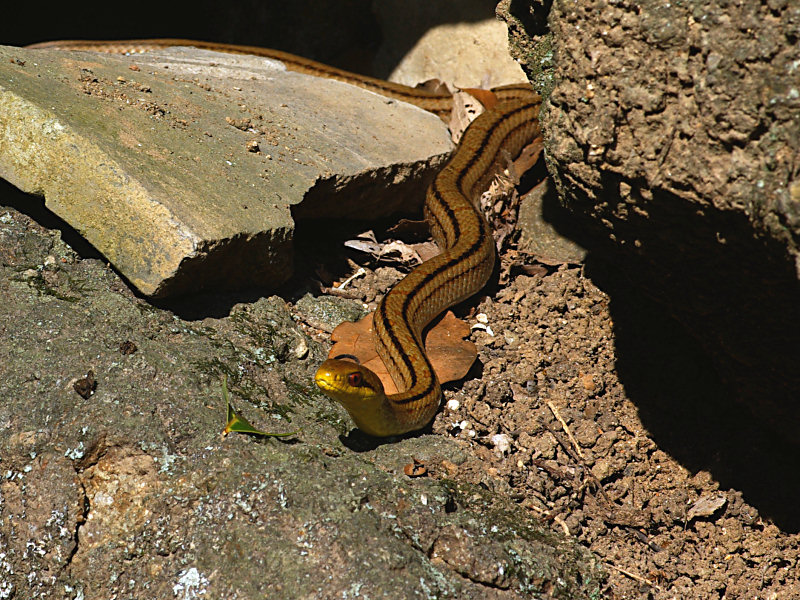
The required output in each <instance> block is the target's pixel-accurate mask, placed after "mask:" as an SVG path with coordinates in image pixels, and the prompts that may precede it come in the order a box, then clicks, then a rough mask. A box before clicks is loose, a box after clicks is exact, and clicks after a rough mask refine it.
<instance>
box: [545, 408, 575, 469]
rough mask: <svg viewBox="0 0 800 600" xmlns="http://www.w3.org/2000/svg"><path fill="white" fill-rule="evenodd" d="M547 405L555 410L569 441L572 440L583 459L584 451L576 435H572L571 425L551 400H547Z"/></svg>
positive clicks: (554, 412)
mask: <svg viewBox="0 0 800 600" xmlns="http://www.w3.org/2000/svg"><path fill="white" fill-rule="evenodd" d="M547 406H549V407H550V410H551V411H553V416H555V418H556V419H558V421H559V422H560V423H561V427H563V428H564V431H565V432H566V434H567V437H569V441H570V442H572V445H573V447H574V448H575V452H576V453H577V455H578V456H580V457H581V460H583V453H582V452H581V447H580V446H578V441H577V440H576V439H575V438H574V437H572V432H571V431H570V430H569V427H568V426H567V422H566V421H565V420H564V419H562V418H561V415H560V414H559V412H558V409H557V408H556V405H555V404H553V403H552V402H551V401H550V400H548V401H547Z"/></svg>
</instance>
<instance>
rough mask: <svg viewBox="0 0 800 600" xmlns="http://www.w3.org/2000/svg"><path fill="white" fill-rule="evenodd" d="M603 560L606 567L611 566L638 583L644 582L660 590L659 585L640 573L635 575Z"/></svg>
mask: <svg viewBox="0 0 800 600" xmlns="http://www.w3.org/2000/svg"><path fill="white" fill-rule="evenodd" d="M603 562H604V564H605V565H606V566H607V567H611V568H612V569H614V570H615V571H619V572H620V573H622V574H623V575H626V576H628V577H630V578H631V579H635V580H636V581H638V582H639V583H644V584H645V585H649V586H650V587H652V588H655V589H657V590H658V591H659V592H660V591H662V590H661V587H660V586H659V585H656V584H655V583H654V582H652V581H650V580H649V579H647V577H642V576H641V575H637V574H636V573H631V572H630V571H626V570H625V569H623V568H621V567H618V566H616V565H614V564H612V563H611V562H609V561H603Z"/></svg>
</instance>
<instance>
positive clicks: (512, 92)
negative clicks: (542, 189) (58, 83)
mask: <svg viewBox="0 0 800 600" xmlns="http://www.w3.org/2000/svg"><path fill="white" fill-rule="evenodd" d="M170 46H193V47H195V48H200V49H205V50H214V51H217V52H227V53H231V54H250V55H256V56H264V57H266V58H272V59H276V60H279V61H281V62H283V63H284V64H285V65H286V68H287V69H289V70H291V71H297V72H300V73H306V74H309V75H316V76H319V77H326V78H330V79H337V80H339V81H344V82H347V83H350V84H353V85H356V86H359V87H362V88H365V89H368V90H370V91H373V92H376V93H379V94H382V95H384V96H387V97H389V98H393V99H395V100H402V101H404V102H409V103H411V104H414V105H416V106H418V107H420V108H423V109H425V110H428V111H430V112H433V113H435V114H436V115H438V116H439V117H440V118H442V119H443V120H445V121H447V119H448V118H449V115H450V112H451V110H452V107H453V99H452V96H451V95H450V94H447V93H437V92H430V91H426V90H421V89H416V88H410V87H407V86H404V85H400V84H397V83H391V82H387V81H383V80H381V79H375V78H372V77H366V76H363V75H357V74H355V73H349V72H347V71H343V70H341V69H337V68H335V67H331V66H328V65H323V64H321V63H318V62H314V61H312V60H308V59H305V58H301V57H298V56H294V55H292V54H288V53H285V52H280V51H278V50H270V49H267V48H260V47H257V46H236V45H230V44H218V43H211V42H200V41H195V40H180V39H158V40H130V41H118V42H108V41H57V42H44V43H41V44H33V45H31V46H29V47H30V48H55V49H60V50H89V51H96V52H107V53H117V54H124V53H138V52H147V51H150V50H157V49H163V48H167V47H170ZM492 91H493V92H494V93H495V96H496V97H497V100H498V102H497V104H496V105H495V106H494V107H492V108H491V109H489V110H487V111H485V112H483V113H482V114H481V115H480V116H479V117H478V118H477V119H475V120H474V121H473V122H472V123H471V124H470V126H469V127H468V128H467V130H466V131H465V132H464V135H463V136H462V138H461V141H460V143H459V145H458V148H457V149H456V151H455V153H454V154H453V157H452V158H451V159H450V162H449V163H448V164H447V165H446V166H445V167H444V169H442V171H441V172H440V173H439V174H438V175H437V176H436V178H435V180H434V181H433V183H432V184H431V186H430V187H429V188H428V191H427V194H426V197H425V207H424V212H425V220H426V221H427V222H428V225H429V227H430V230H431V234H432V235H433V238H434V240H435V241H436V244H437V245H438V246H439V248H440V249H441V250H442V252H441V253H440V254H438V255H437V256H434V257H433V258H431V259H429V260H427V261H425V262H424V263H422V264H421V265H419V266H418V267H417V268H416V269H414V270H413V271H411V272H410V273H409V274H408V275H406V277H405V278H403V279H402V280H401V281H400V282H399V283H398V284H397V285H396V286H395V287H393V288H392V289H391V290H390V291H389V292H388V293H387V294H386V296H384V298H383V300H382V301H381V302H380V304H379V305H378V308H377V310H376V311H375V314H374V317H373V328H374V332H375V343H376V350H377V352H378V355H379V356H380V357H381V359H382V360H383V362H384V363H385V364H386V367H387V369H388V371H389V373H390V375H391V376H392V379H393V380H394V382H395V383H396V385H397V389H399V390H402V391H401V392H399V393H397V394H391V395H387V394H385V393H384V390H383V385H382V384H381V382H380V380H379V379H378V376H377V375H375V374H374V373H373V372H372V371H370V370H369V369H367V368H365V367H363V366H362V365H359V364H357V363H355V362H351V361H349V360H343V359H329V360H326V361H325V362H324V363H322V365H321V366H320V367H319V369H318V370H317V373H316V375H315V377H314V380H315V381H316V383H317V385H318V386H319V387H320V389H321V390H322V391H323V392H324V393H325V394H327V395H328V396H329V397H331V398H333V399H334V400H336V401H338V402H339V403H341V404H342V405H343V406H344V408H345V409H346V410H347V412H348V413H350V416H351V417H352V419H353V421H354V422H355V424H356V425H357V426H358V428H359V429H361V430H362V431H364V432H365V433H368V434H370V435H373V436H379V437H385V436H391V435H399V434H403V433H407V432H410V431H415V430H417V429H421V428H423V427H425V426H426V425H427V424H428V423H430V421H431V420H432V419H433V416H434V414H435V413H436V411H437V409H438V408H439V404H440V401H441V396H442V391H441V387H440V386H439V382H438V380H437V378H436V374H435V373H434V371H433V367H432V366H431V363H430V360H429V359H428V357H427V356H426V354H425V350H424V347H423V342H422V333H423V330H424V329H425V327H427V325H428V324H429V323H430V322H431V321H432V320H433V319H434V318H435V317H436V316H438V315H439V314H441V313H442V312H443V311H444V310H445V309H446V308H448V307H450V306H453V305H454V304H457V303H458V302H461V301H462V300H464V299H466V298H468V297H470V296H472V295H473V294H475V293H476V292H477V291H478V290H480V289H481V288H482V287H483V286H484V285H485V284H486V282H487V280H488V279H489V276H490V275H491V273H492V270H493V268H494V261H495V248H494V240H493V238H492V232H491V230H490V228H489V225H488V223H487V222H486V220H485V219H484V218H483V216H482V215H481V214H480V213H479V212H478V211H477V210H476V208H475V201H476V199H477V197H478V196H479V195H480V194H481V192H483V191H485V190H486V189H487V187H488V185H489V183H490V181H491V180H492V178H493V177H494V176H495V175H496V174H497V173H498V172H500V170H501V169H502V167H503V166H504V163H505V161H506V157H507V156H509V155H510V156H516V155H518V154H519V152H520V151H521V150H522V148H523V147H524V146H526V145H527V144H529V143H530V142H531V141H532V140H533V139H534V138H535V137H536V136H538V135H539V121H538V116H539V107H540V104H541V98H540V97H539V95H538V94H536V93H534V92H533V90H531V89H530V87H529V86H526V85H510V86H503V87H499V88H495V89H493V90H492Z"/></svg>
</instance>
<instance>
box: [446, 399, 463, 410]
mask: <svg viewBox="0 0 800 600" xmlns="http://www.w3.org/2000/svg"><path fill="white" fill-rule="evenodd" d="M459 408H461V402H459V401H458V400H456V399H455V398H453V399H452V400H448V401H447V409H448V410H452V411H457V410H458V409H459Z"/></svg>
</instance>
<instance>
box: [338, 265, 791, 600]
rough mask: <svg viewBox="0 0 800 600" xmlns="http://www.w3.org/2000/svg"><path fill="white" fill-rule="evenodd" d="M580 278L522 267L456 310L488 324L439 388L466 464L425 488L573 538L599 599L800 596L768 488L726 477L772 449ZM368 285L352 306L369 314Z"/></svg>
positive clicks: (777, 504) (693, 357) (591, 280)
mask: <svg viewBox="0 0 800 600" xmlns="http://www.w3.org/2000/svg"><path fill="white" fill-rule="evenodd" d="M516 260H517V261H518V260H519V257H518V256H516ZM589 270H590V271H592V277H589V276H588V275H587V273H586V271H587V267H586V266H585V265H570V264H564V265H561V266H552V265H551V266H550V267H549V268H541V269H527V271H528V272H530V273H534V275H525V274H518V275H516V276H514V277H511V278H510V281H509V282H508V284H507V285H505V286H503V287H499V289H498V286H497V285H496V286H495V288H494V289H489V290H487V291H486V293H487V295H485V296H484V297H483V298H482V299H480V300H477V301H476V300H473V301H471V302H468V303H466V305H464V306H462V307H460V309H461V310H460V311H459V312H460V316H462V317H464V318H465V319H466V320H467V321H468V322H469V323H470V324H475V323H476V322H478V319H476V317H477V315H478V314H479V313H482V314H483V315H485V318H483V317H481V319H480V320H481V321H485V325H482V326H479V327H478V328H475V329H474V330H473V333H472V340H473V341H474V342H475V343H476V344H477V345H478V347H479V363H478V364H477V366H475V367H474V368H473V370H472V372H471V374H470V376H468V378H467V379H466V380H465V381H463V382H462V383H456V384H448V385H447V386H446V389H445V394H444V401H443V408H442V410H441V411H440V412H439V414H438V415H437V417H436V419H435V421H434V423H433V432H434V433H436V434H438V435H442V436H448V437H451V438H455V439H456V440H459V441H460V442H461V443H462V444H463V446H464V448H465V450H467V451H468V452H467V455H468V456H469V457H470V458H469V459H468V460H467V461H466V462H465V463H464V464H461V465H453V464H452V463H447V464H443V465H426V467H427V472H428V475H429V476H433V477H455V478H456V479H463V480H467V481H469V482H472V483H476V484H479V485H481V486H484V487H486V488H488V489H491V490H493V491H496V492H498V493H502V494H505V495H507V496H508V497H511V498H513V499H514V500H515V501H517V502H518V503H519V504H521V505H522V506H524V507H526V508H527V509H529V510H530V511H531V512H532V513H533V514H535V515H537V516H538V517H539V518H541V519H542V521H545V522H549V523H551V525H552V527H553V528H554V529H555V530H557V531H560V532H562V533H563V534H564V535H566V536H568V537H572V538H576V539H577V540H578V541H579V542H580V543H582V544H583V545H585V546H586V547H587V548H589V549H590V550H591V551H592V552H594V553H595V554H596V555H597V556H599V557H600V558H601V560H602V561H603V563H604V565H605V567H606V568H607V571H608V573H609V581H608V589H607V593H608V597H609V598H653V599H654V600H666V599H668V598H669V599H671V598H789V597H800V583H798V569H799V568H800V567H799V566H798V565H800V535H798V534H797V533H796V531H797V529H798V528H797V527H796V525H797V523H792V521H791V519H790V518H787V519H783V522H782V525H781V526H779V524H781V519H780V517H781V514H782V513H781V507H782V506H783V504H781V502H782V501H781V500H780V499H778V500H776V498H775V494H771V493H766V494H763V493H762V494H759V491H758V489H759V488H761V487H763V488H764V489H769V486H770V484H771V486H772V489H774V488H775V487H777V486H780V485H781V482H780V481H779V480H772V481H771V482H769V481H768V482H767V483H765V484H764V485H763V486H761V485H760V484H757V483H755V482H756V480H755V479H753V477H754V476H751V477H750V478H748V477H744V478H741V477H740V478H739V479H737V475H741V473H742V472H743V471H746V469H745V468H744V467H742V465H743V464H745V463H746V462H747V461H746V460H745V459H742V456H743V455H746V454H750V453H753V454H755V455H757V457H758V458H756V459H754V462H758V461H760V460H762V459H763V460H769V461H770V462H772V463H776V462H777V463H780V460H778V459H777V456H778V455H780V453H781V452H782V451H781V450H780V449H776V448H775V446H771V445H770V444H771V440H770V437H769V434H768V433H767V434H766V435H761V437H759V436H758V435H755V434H752V435H751V433H752V431H751V427H750V424H749V420H748V419H747V418H746V417H745V418H744V420H743V422H740V423H739V424H738V425H737V422H736V418H735V416H734V417H731V416H730V415H727V414H725V412H724V411H726V410H729V409H728V408H727V405H726V404H725V403H724V402H720V403H719V404H715V403H714V400H713V395H714V393H711V392H709V393H707V392H708V389H712V391H713V390H716V393H718V394H719V393H720V392H719V391H718V390H719V388H718V387H717V386H719V385H721V384H719V383H718V382H717V381H716V380H715V379H714V377H715V376H714V374H713V370H712V369H711V368H710V367H708V366H707V359H705V358H704V357H703V355H702V354H701V353H700V352H699V351H698V350H696V349H695V347H694V346H692V345H691V342H690V341H689V338H688V337H685V336H684V335H683V334H682V333H681V332H680V329H679V327H678V326H677V325H676V324H674V323H672V322H671V321H669V320H668V319H667V318H666V317H663V316H661V315H659V313H658V309H657V308H656V307H655V305H652V308H651V305H650V304H649V301H648V300H647V299H645V298H642V299H640V300H638V301H637V302H633V303H631V304H630V305H626V306H618V305H617V303H616V301H615V302H614V303H612V302H611V300H610V298H611V297H614V296H613V295H611V296H609V294H608V293H606V291H604V290H603V289H600V288H599V287H598V285H597V284H596V281H600V282H601V283H602V284H603V287H604V288H607V289H611V290H613V289H614V288H615V286H621V285H628V286H630V283H629V282H625V281H624V279H620V278H619V276H618V275H616V274H615V273H614V269H613V268H608V269H604V267H602V266H597V265H594V266H592V267H591V269H589ZM388 272H389V269H387V268H385V267H381V268H380V278H381V282H382V284H383V286H385V287H383V286H382V287H383V289H387V288H388V287H390V286H389V284H388V282H387V281H386V278H387V277H388V275H387V273H388ZM401 275H402V274H401V273H399V272H396V278H399V277H400V276H401ZM375 282H376V278H375V277H374V276H373V275H372V274H371V273H368V275H367V277H364V278H360V279H356V280H353V282H352V283H351V284H350V285H352V286H353V287H352V288H351V291H350V293H351V294H355V295H358V294H361V298H362V299H363V301H366V302H367V303H372V304H373V305H374V303H375V300H376V296H375V287H374V284H375ZM379 296H380V294H379ZM626 297H630V294H627V295H626ZM612 315H613V318H612ZM637 315H638V316H637ZM670 338H673V339H670ZM654 342H657V343H654ZM676 381H677V382H679V384H678V385H677V387H676ZM709 382H711V383H709ZM681 386H683V387H681ZM723 395H724V394H723ZM632 398H635V401H634V400H632ZM729 417H730V418H729ZM731 418H732V419H733V421H731ZM731 423H733V424H731ZM737 427H738V429H737ZM748 432H750V433H748ZM743 448H744V449H745V450H743ZM733 455H736V456H737V457H739V458H737V459H736V460H734V459H732V458H731V456H733ZM765 457H766V458H765ZM750 468H751V471H757V470H758V468H757V467H754V466H753V464H750ZM767 470H768V469H767ZM787 474H788V473H785V475H787ZM751 475H752V474H751ZM722 481H726V482H727V484H723V483H722ZM736 482H740V483H741V486H740V487H741V488H743V489H747V494H745V493H744V492H743V489H737V488H736V487H735V486H734V483H736ZM790 487H791V486H790ZM761 491H762V492H763V489H762V490H761ZM778 495H780V494H778ZM751 502H756V503H757V504H758V506H756V505H754V504H751ZM787 502H790V500H787ZM786 506H789V504H786ZM759 507H760V508H759ZM770 510H771V511H773V512H774V513H775V514H776V515H778V517H777V518H775V519H773V520H770V519H769V518H767V517H765V516H762V514H761V513H762V512H763V511H770Z"/></svg>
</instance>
